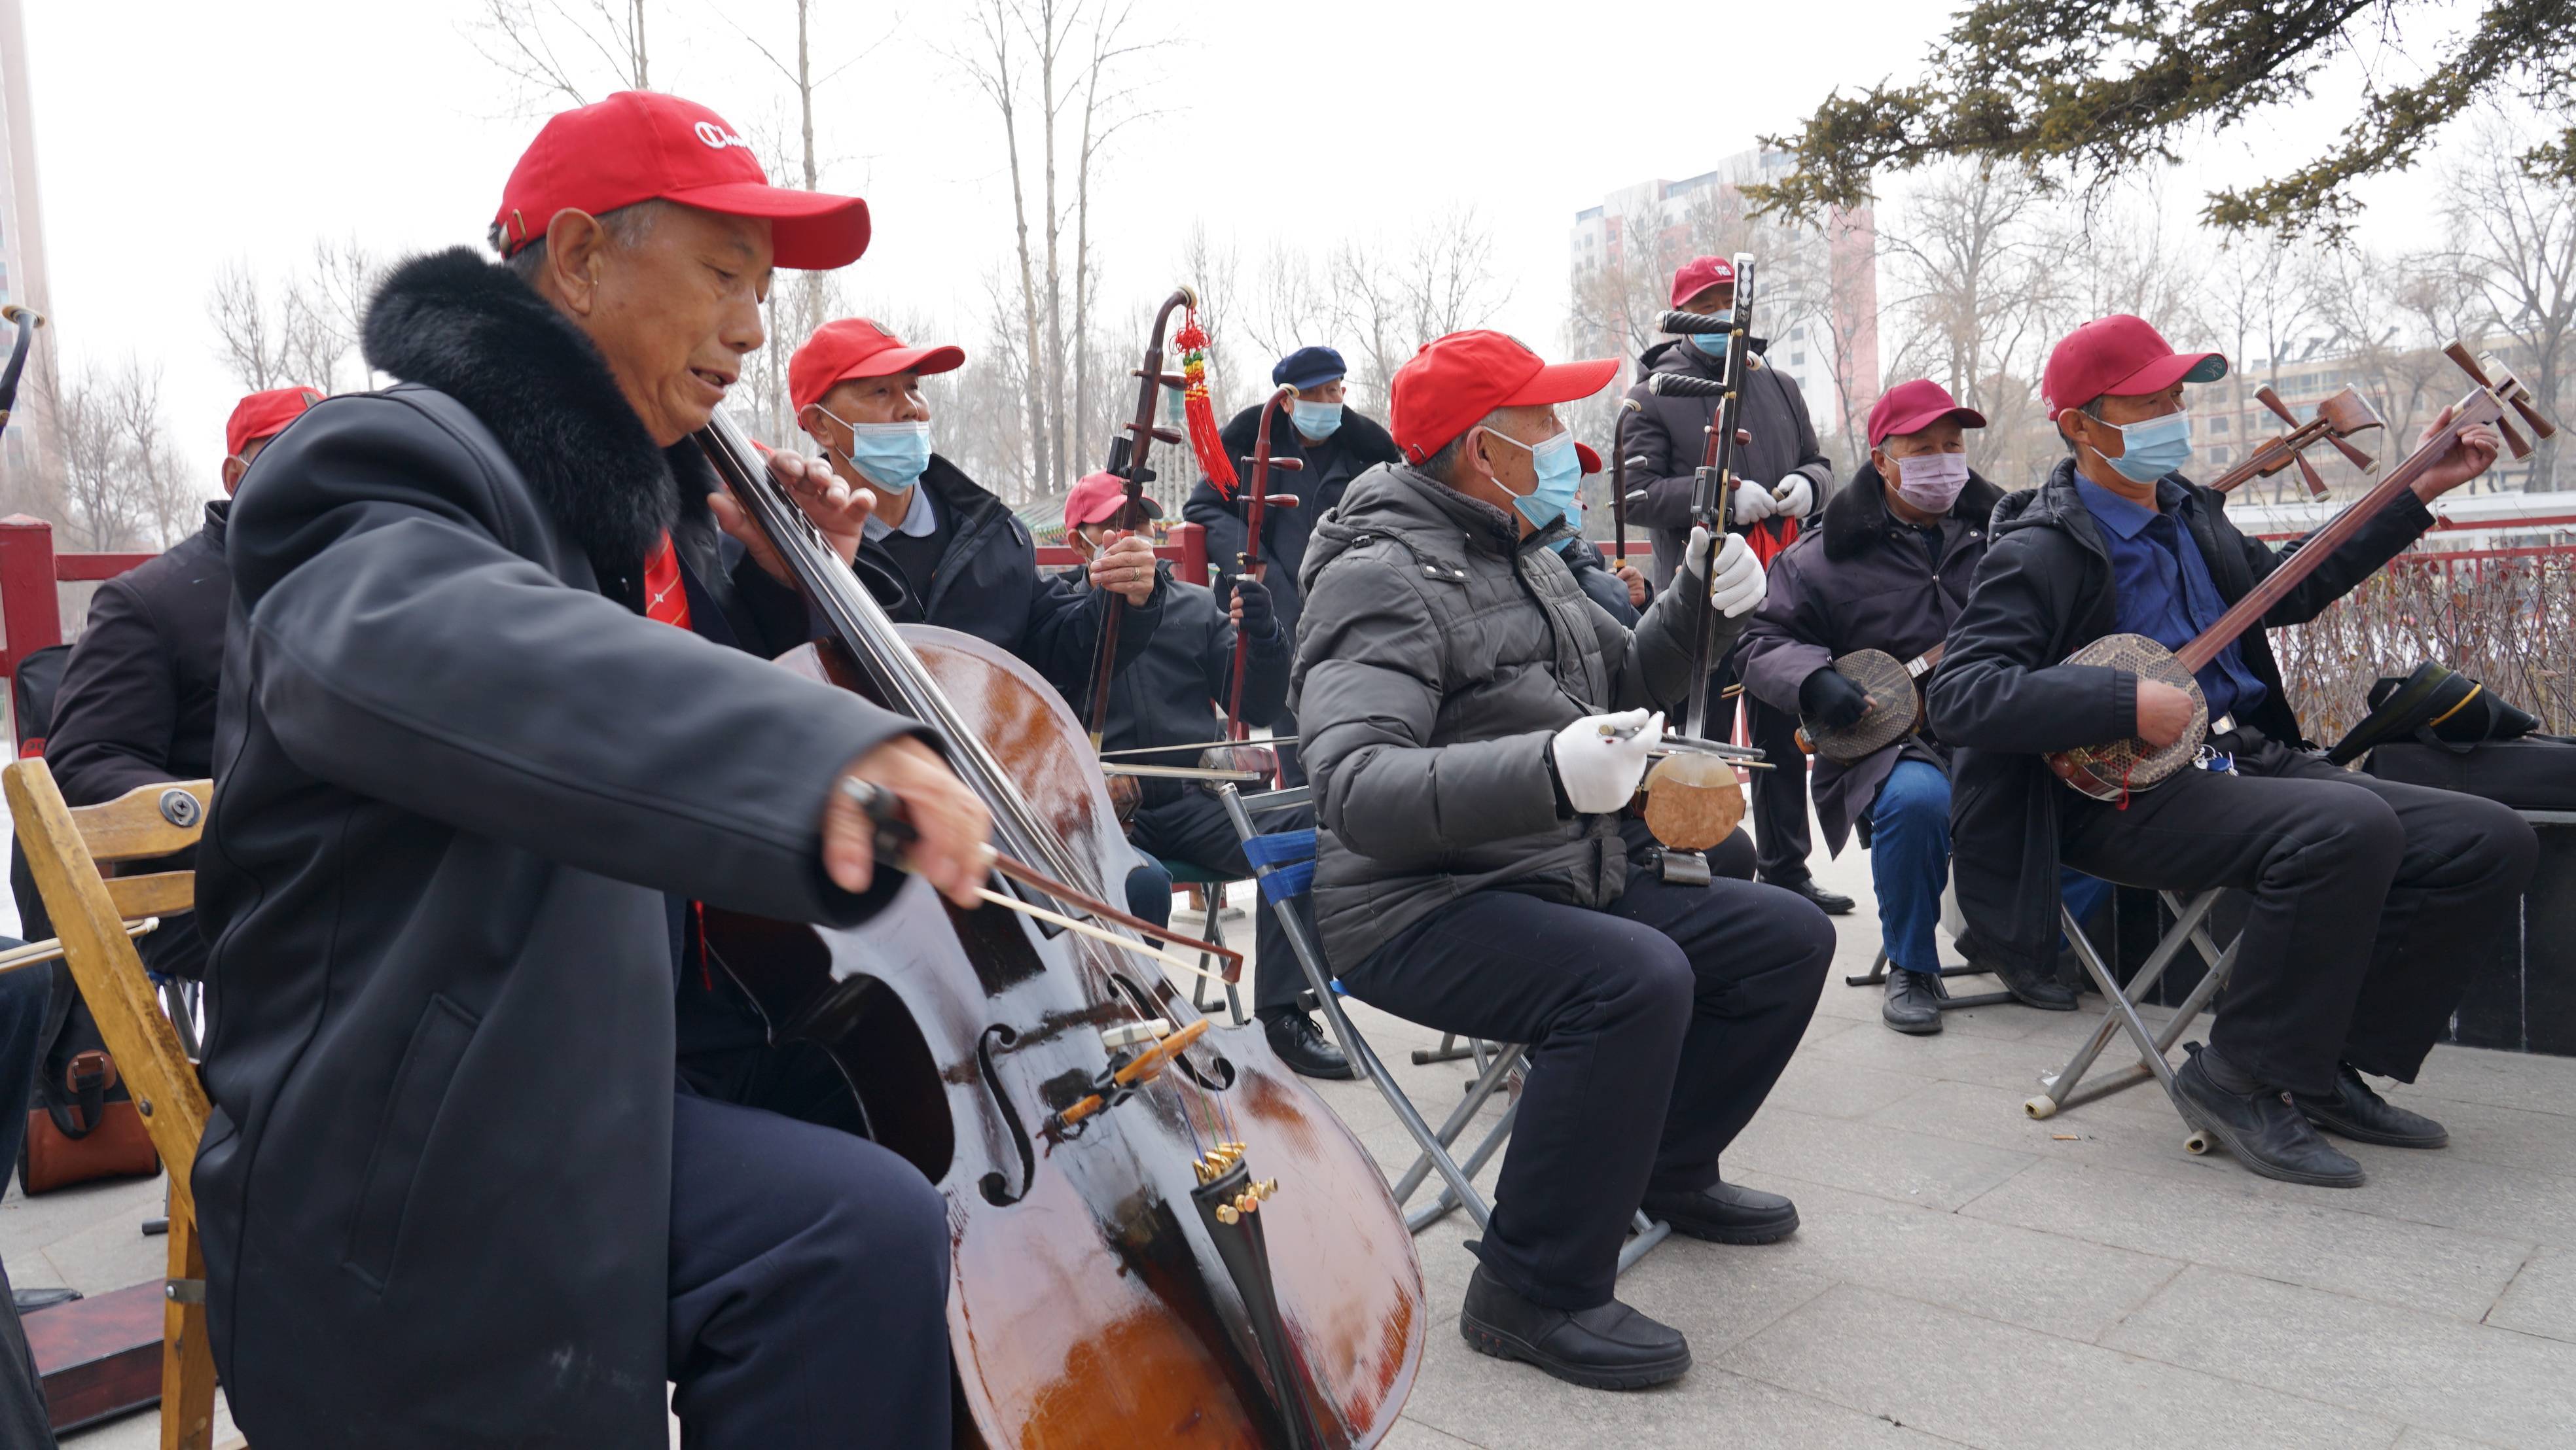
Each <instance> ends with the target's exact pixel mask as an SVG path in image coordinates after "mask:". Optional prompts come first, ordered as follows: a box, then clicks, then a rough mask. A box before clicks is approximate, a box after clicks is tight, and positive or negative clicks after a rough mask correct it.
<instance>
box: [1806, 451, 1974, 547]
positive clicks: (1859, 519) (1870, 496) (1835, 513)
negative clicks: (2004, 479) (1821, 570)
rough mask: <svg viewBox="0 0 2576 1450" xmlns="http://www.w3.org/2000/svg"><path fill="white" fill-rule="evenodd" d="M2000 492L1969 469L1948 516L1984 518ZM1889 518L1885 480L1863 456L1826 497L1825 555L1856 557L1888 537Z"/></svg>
mask: <svg viewBox="0 0 2576 1450" xmlns="http://www.w3.org/2000/svg"><path fill="white" fill-rule="evenodd" d="M2003 496H2004V491H2003V490H2002V489H2000V488H1997V487H1995V486H1994V485H1993V484H1991V483H1988V482H1987V481H1986V479H1985V476H1984V475H1983V474H1980V473H1978V472H1977V471H1976V470H1974V469H1970V470H1969V471H1968V486H1967V487H1966V488H1963V489H1961V490H1959V501H1958V502H1957V503H1954V504H1952V505H1950V517H1952V518H1956V519H1979V520H1982V519H1985V518H1987V517H1989V516H1990V515H1992V514H1993V513H1994V511H1995V505H1996V504H1997V503H1999V502H2001V501H2002V499H2003ZM1889 521H1890V520H1889V515H1888V512H1887V481H1886V480H1885V479H1883V478H1881V477H1879V475H1878V467H1877V465H1876V464H1873V463H1870V462H1867V461H1866V460H1864V461H1863V462H1862V463H1861V466H1860V471H1859V472H1858V473H1855V474H1853V475H1852V478H1851V482H1849V483H1847V484H1845V485H1843V486H1842V487H1841V488H1838V489H1836V490H1834V496H1833V497H1832V498H1830V499H1827V500H1826V501H1825V557H1826V558H1828V559H1832V560H1835V561H1836V562H1840V561H1842V560H1846V559H1852V558H1856V557H1858V556H1859V555H1860V554H1861V552H1862V551H1863V550H1865V549H1868V548H1869V547H1870V546H1871V545H1873V544H1876V543H1877V542H1878V541H1879V540H1881V539H1883V538H1885V537H1887V530H1888V525H1889Z"/></svg>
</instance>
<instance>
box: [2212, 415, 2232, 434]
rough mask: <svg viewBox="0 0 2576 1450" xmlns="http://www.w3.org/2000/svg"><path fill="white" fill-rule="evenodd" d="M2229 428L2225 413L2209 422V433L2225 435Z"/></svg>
mask: <svg viewBox="0 0 2576 1450" xmlns="http://www.w3.org/2000/svg"><path fill="white" fill-rule="evenodd" d="M2227 428H2228V420H2227V415H2226V414H2225V413H2221V414H2219V415H2218V416H2217V417H2215V418H2212V419H2210V420H2209V431H2210V432H2212V433H2224V432H2226V431H2227Z"/></svg>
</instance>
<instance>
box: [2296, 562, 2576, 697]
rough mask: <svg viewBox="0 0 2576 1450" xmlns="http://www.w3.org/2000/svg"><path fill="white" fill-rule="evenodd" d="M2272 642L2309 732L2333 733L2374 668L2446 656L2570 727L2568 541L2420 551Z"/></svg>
mask: <svg viewBox="0 0 2576 1450" xmlns="http://www.w3.org/2000/svg"><path fill="white" fill-rule="evenodd" d="M2272 650H2273V653H2274V655H2275V656H2276V657H2277V658H2278V659H2279V661H2280V665H2281V678H2282V681H2283V683H2284V684H2286V685H2287V686H2288V687H2289V693H2290V703H2291V704H2292V706H2294V707H2295V708H2296V709H2297V710H2298V712H2299V719H2300V721H2301V722H2302V723H2304V724H2305V725H2306V726H2307V733H2308V736H2309V738H2311V739H2314V740H2317V741H2320V742H2327V743H2331V742H2332V741H2334V740H2335V739H2337V738H2339V737H2340V736H2341V735H2342V734H2343V733H2344V732H2345V731H2346V730H2349V729H2351V728H2352V726H2353V725H2354V724H2356V723H2357V722H2358V721H2359V720H2360V719H2361V717H2362V715H2363V714H2364V713H2366V712H2367V710H2368V708H2369V704H2368V699H2367V696H2368V694H2369V691H2370V686H2371V684H2372V682H2373V681H2375V680H2377V679H2378V678H2379V677H2381V676H2382V675H2403V674H2406V673H2407V672H2409V671H2411V670H2413V669H2414V668H2415V666H2417V665H2418V664H2421V663H2423V662H2424V661H2426V660H2431V661H2433V662H2434V663H2436V664H2441V665H2447V666H2449V667H2450V668H2452V669H2454V670H2458V671H2459V672H2461V673H2462V674H2465V675H2468V676H2470V677H2471V678H2473V679H2476V680H2479V681H2481V682H2483V683H2484V684H2485V685H2486V686H2487V688H2489V689H2490V690H2493V691H2495V692H2496V693H2498V694H2500V695H2502V696H2503V697H2504V698H2505V699H2507V700H2510V701H2512V702H2513V703H2514V704H2516V705H2519V706H2521V707H2522V708H2524V709H2526V710H2528V711H2530V712H2531V713H2532V714H2534V715H2537V716H2539V717H2540V720H2541V728H2542V729H2544V730H2548V731H2551V732H2555V733H2566V732H2568V731H2569V730H2570V729H2571V727H2576V544H2557V545H2544V546H2538V547H2525V548H2510V549H2468V550H2455V551H2418V552H2414V553H2409V554H2406V555H2403V556H2401V557H2399V558H2398V559H2397V560H2396V561H2395V562H2393V563H2392V564H2390V565H2389V567H2388V568H2386V569H2383V570H2381V571H2380V572H2379V573H2378V574H2375V575H2373V576H2372V577H2371V578H2370V579H2369V580H2368V581H2366V582H2365V583H2363V584H2362V586H2361V587H2360V588H2358V589H2355V590H2354V591H2353V592H2352V593H2351V594H2349V595H2347V596H2345V597H2344V598H2343V599H2342V600H2340V601H2338V602H2337V603H2336V604H2335V605H2334V606H2333V607H2332V608H2330V609H2328V610H2327V611H2326V612H2325V613H2324V614H2323V615H2322V616H2320V617H2319V618H2317V619H2316V620H2314V621H2312V622H2310V623H2308V624H2305V625H2301V626H2299V627H2297V628H2293V629H2284V630H2279V631H2276V632H2275V633H2274V634H2273V636H2272Z"/></svg>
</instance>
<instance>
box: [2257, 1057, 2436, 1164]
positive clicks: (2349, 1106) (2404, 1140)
mask: <svg viewBox="0 0 2576 1450" xmlns="http://www.w3.org/2000/svg"><path fill="white" fill-rule="evenodd" d="M2335 1089H2336V1091H2335V1095H2334V1096H2333V1097H2330V1098H2312V1097H2310V1096H2308V1095H2307V1094H2306V1093H2294V1094H2292V1095H2291V1096H2292V1097H2293V1098H2294V1099H2295V1100H2296V1101H2297V1102H2298V1105H2299V1111H2300V1112H2302V1113H2304V1114H2306V1115H2307V1119H2308V1121H2309V1122H2311V1123H2314V1124H2316V1125H2317V1126H2318V1127H2320V1128H2323V1129H2325V1130H2326V1131H2327V1132H2329V1133H2333V1134H2335V1135H2336V1136H2338V1137H2344V1138H2350V1139H2352V1140H2353V1141H2354V1142H2356V1143H2377V1144H2379V1145H2380V1146H2381V1147H2384V1148H2441V1147H2447V1146H2448V1145H2449V1144H2450V1141H2451V1130H2450V1129H2448V1128H2445V1127H2443V1126H2442V1125H2441V1124H2439V1123H2437V1122H2434V1121H2433V1120H2432V1119H2431V1118H2428V1117H2426V1116H2424V1115H2423V1114H2422V1113H2410V1112H2408V1111H2407V1110H2406V1109H2404V1108H2401V1107H2399V1106H2397V1105H2396V1104H2395V1103H2392V1102H2390V1101H2389V1100H2388V1099H2386V1098H2383V1097H2381V1096H2380V1095H2379V1094H2378V1093H2376V1092H2373V1091H2371V1087H2370V1084H2369V1083H2367V1082H2365V1081H2363V1080H2362V1076H2361V1073H2360V1072H2359V1070H2357V1069H2356V1068H2354V1067H2353V1065H2352V1064H2350V1063H2348V1062H2344V1063H2337V1064H2335Z"/></svg>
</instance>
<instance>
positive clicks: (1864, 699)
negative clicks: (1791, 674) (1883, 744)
mask: <svg viewBox="0 0 2576 1450" xmlns="http://www.w3.org/2000/svg"><path fill="white" fill-rule="evenodd" d="M1798 713H1799V714H1801V715H1804V716H1806V717H1807V718H1808V719H1810V720H1813V721H1815V722H1816V723H1817V724H1819V725H1825V726H1829V727H1831V728H1833V729H1836V730H1842V729H1847V728H1849V727H1851V726H1853V725H1857V724H1859V723H1860V717H1862V716H1863V715H1866V714H1868V713H1869V693H1868V692H1867V691H1865V690H1863V689H1862V688H1861V687H1860V686H1858V685H1855V684H1853V683H1852V681H1851V677H1850V676H1849V675H1846V674H1844V673H1843V672H1842V671H1840V670H1838V669H1835V668H1834V667H1833V666H1831V665H1827V666H1825V667H1824V668H1823V669H1821V670H1818V671H1816V672H1815V673H1814V674H1812V675H1809V676H1807V678H1806V679H1805V680H1803V681H1801V682H1800V683H1799V685H1798Z"/></svg>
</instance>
